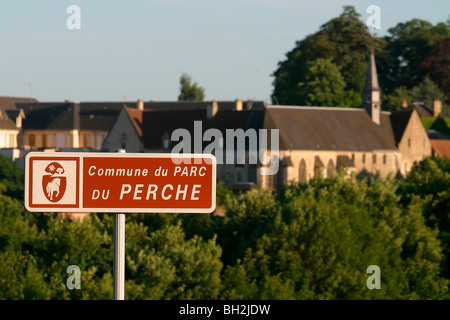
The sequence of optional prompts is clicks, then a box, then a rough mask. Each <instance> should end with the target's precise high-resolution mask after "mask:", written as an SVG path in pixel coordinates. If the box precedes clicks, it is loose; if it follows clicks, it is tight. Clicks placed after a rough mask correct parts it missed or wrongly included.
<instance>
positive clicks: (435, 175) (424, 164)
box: [400, 157, 450, 279]
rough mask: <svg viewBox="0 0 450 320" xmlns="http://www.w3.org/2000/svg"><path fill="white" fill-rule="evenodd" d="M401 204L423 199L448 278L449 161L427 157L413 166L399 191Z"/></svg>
mask: <svg viewBox="0 0 450 320" xmlns="http://www.w3.org/2000/svg"><path fill="white" fill-rule="evenodd" d="M400 192H401V194H402V198H403V201H405V202H411V201H412V199H414V197H415V196H419V197H420V198H421V199H422V200H423V205H422V207H423V214H424V217H425V221H426V224H427V225H428V226H429V227H431V228H434V229H437V230H439V235H438V238H439V240H440V241H442V244H443V250H444V256H445V257H446V260H444V263H443V274H444V276H445V277H446V278H448V279H450V260H449V257H450V159H448V158H447V157H444V158H440V157H435V158H426V159H424V160H422V161H421V162H419V163H416V164H415V165H414V166H413V168H412V169H411V172H410V173H409V174H408V176H407V178H406V181H405V183H404V184H402V187H401V189H400Z"/></svg>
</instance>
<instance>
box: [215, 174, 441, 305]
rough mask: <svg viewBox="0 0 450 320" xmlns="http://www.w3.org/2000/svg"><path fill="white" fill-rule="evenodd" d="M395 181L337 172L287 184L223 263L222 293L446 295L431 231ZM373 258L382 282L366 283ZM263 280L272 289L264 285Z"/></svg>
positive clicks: (371, 296)
mask: <svg viewBox="0 0 450 320" xmlns="http://www.w3.org/2000/svg"><path fill="white" fill-rule="evenodd" d="M396 189H397V184H396V183H394V181H393V180H387V181H384V180H382V179H380V180H378V181H371V182H370V183H369V182H366V181H355V180H353V179H346V178H344V177H343V176H342V175H341V176H338V177H336V178H333V179H325V180H316V181H313V183H311V184H309V185H299V186H296V185H293V186H290V187H287V188H286V189H285V190H284V192H283V193H282V195H281V196H280V198H279V201H280V202H278V204H279V205H280V206H281V210H282V214H281V216H278V217H277V218H275V219H274V220H273V221H274V223H273V225H272V228H271V229H269V230H268V231H267V232H265V233H263V234H262V236H260V237H258V239H257V241H256V244H255V245H252V246H249V247H248V248H247V250H246V253H245V256H244V257H243V258H242V259H239V260H237V263H236V264H235V265H234V266H231V267H228V268H227V269H226V271H225V273H224V279H223V284H224V291H223V292H224V293H223V294H224V296H225V297H233V298H236V299H263V298H272V299H287V298H292V299H408V298H413V299H417V298H422V299H423V298H430V299H433V298H445V297H446V295H447V294H448V281H446V280H445V279H443V278H441V277H440V275H439V263H440V261H441V260H442V258H443V257H442V252H441V249H440V246H439V241H437V239H436V232H434V231H432V230H431V229H430V228H428V227H427V226H425V223H424V219H423V217H422V212H421V207H420V204H421V202H420V201H418V202H414V203H411V204H410V205H408V206H406V207H403V206H401V205H399V202H398V201H399V196H398V195H397V194H396ZM266 198H267V196H266ZM266 201H267V200H266ZM269 203H270V201H269ZM241 228H244V226H242V227H241ZM249 229H250V228H249ZM373 264H375V265H378V266H380V268H381V270H382V271H381V272H382V287H381V290H368V289H367V288H366V280H367V278H368V275H367V274H366V273H365V272H366V269H367V267H368V266H369V265H373ZM270 285H273V286H274V287H275V288H277V290H276V291H272V292H271V293H269V292H268V291H266V290H264V288H267V287H268V286H270Z"/></svg>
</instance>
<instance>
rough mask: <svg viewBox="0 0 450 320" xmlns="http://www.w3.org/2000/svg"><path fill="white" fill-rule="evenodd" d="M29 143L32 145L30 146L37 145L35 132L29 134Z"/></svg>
mask: <svg viewBox="0 0 450 320" xmlns="http://www.w3.org/2000/svg"><path fill="white" fill-rule="evenodd" d="M28 137H29V141H30V142H29V145H30V147H31V148H34V147H36V137H35V135H34V134H30V135H29V136H28Z"/></svg>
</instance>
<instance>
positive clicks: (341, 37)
mask: <svg viewBox="0 0 450 320" xmlns="http://www.w3.org/2000/svg"><path fill="white" fill-rule="evenodd" d="M383 46H384V40H382V39H378V38H375V37H372V36H371V34H370V33H369V31H368V29H367V27H366V25H365V24H364V23H363V22H362V21H360V20H359V14H358V13H357V12H356V11H355V9H354V8H353V7H352V6H346V7H344V12H343V13H342V14H341V15H340V16H339V17H337V18H334V19H332V20H330V21H328V22H327V23H325V24H324V25H322V26H321V28H320V30H319V31H318V32H316V33H314V34H312V35H309V36H307V37H306V38H305V39H303V40H301V41H298V42H297V43H296V46H295V48H294V49H292V50H291V51H290V52H288V53H287V54H286V60H284V61H281V62H279V63H278V68H277V70H275V72H274V73H273V76H274V77H275V79H274V81H273V86H274V90H273V93H272V96H273V100H274V102H277V103H278V104H290V105H305V104H306V103H307V99H308V93H307V92H305V91H302V90H299V83H305V82H306V78H307V74H308V71H309V63H311V62H312V61H314V60H316V59H318V58H325V59H332V61H333V62H334V63H335V64H336V65H337V66H338V67H339V68H340V72H341V74H342V76H343V78H344V81H345V83H346V88H345V90H346V91H349V93H347V100H350V101H354V99H349V97H352V96H354V95H355V93H356V94H358V95H360V94H361V92H362V89H363V86H364V80H365V74H366V71H367V62H368V58H369V53H370V49H371V48H373V49H374V50H375V52H376V54H378V53H379V52H381V49H382V47H383ZM353 103H354V102H353Z"/></svg>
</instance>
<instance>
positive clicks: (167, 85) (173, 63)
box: [0, 0, 450, 101]
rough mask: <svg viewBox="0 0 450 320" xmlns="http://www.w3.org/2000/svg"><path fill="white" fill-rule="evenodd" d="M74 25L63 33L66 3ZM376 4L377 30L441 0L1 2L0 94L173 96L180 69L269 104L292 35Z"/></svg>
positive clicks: (211, 91) (445, 10)
mask: <svg viewBox="0 0 450 320" xmlns="http://www.w3.org/2000/svg"><path fill="white" fill-rule="evenodd" d="M72 4H75V5H78V6H79V7H80V9H81V29H80V30H69V29H68V28H67V26H66V20H67V18H68V17H69V14H67V13H66V9H67V7H68V6H69V5H72ZM373 4H375V5H378V6H379V7H380V10H381V29H380V30H377V34H378V35H385V34H386V32H387V29H389V28H390V27H393V26H395V25H396V24H397V23H399V22H405V21H408V20H410V19H413V18H420V19H423V20H427V21H429V22H431V23H433V24H436V23H437V22H445V21H446V20H447V19H448V18H449V14H450V1H448V0H431V1H423V0H421V1H417V0H409V1H404V0H396V1H393V0H391V1H375V0H371V1H364V0H346V1H340V0H333V1H331V0H128V1H124V0H115V1H114V0H71V1H66V0H39V1H38V0H28V1H17V0H2V1H1V2H0V57H1V59H0V95H4V96H5V95H7V96H28V95H29V93H30V86H29V83H31V94H32V96H33V97H36V98H37V99H38V100H40V101H63V100H66V99H70V100H79V101H122V100H127V101H135V100H137V99H144V100H150V99H154V100H159V101H166V100H176V99H177V97H178V93H179V78H180V76H181V74H182V73H183V72H185V73H188V74H189V75H191V77H192V78H193V81H195V82H198V84H199V85H200V86H202V87H204V88H205V95H206V97H205V99H206V100H212V99H217V100H234V99H236V98H241V99H257V100H265V101H270V95H271V92H272V81H273V77H272V76H271V74H272V73H273V71H274V70H276V68H277V64H278V62H279V61H281V60H284V59H285V54H286V52H288V51H290V50H291V49H292V48H293V47H294V46H295V42H296V41H297V40H301V39H303V38H304V37H305V36H307V35H308V34H311V33H314V32H316V31H317V30H318V29H319V27H320V26H321V25H322V24H324V23H325V22H327V21H329V20H330V19H332V18H334V17H337V16H338V15H340V14H341V13H342V7H343V6H344V5H353V6H354V7H355V8H356V10H357V12H359V13H360V14H361V20H362V21H366V20H367V18H368V17H369V16H370V14H369V13H366V9H367V7H368V6H370V5H373Z"/></svg>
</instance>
